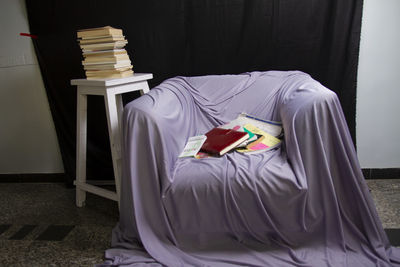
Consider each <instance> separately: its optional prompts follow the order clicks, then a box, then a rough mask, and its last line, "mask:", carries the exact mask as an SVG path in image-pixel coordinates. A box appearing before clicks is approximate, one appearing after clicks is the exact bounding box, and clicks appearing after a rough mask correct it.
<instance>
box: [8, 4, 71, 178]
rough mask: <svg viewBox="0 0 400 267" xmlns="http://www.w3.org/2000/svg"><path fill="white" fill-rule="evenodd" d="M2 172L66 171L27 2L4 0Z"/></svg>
mask: <svg viewBox="0 0 400 267" xmlns="http://www.w3.org/2000/svg"><path fill="white" fill-rule="evenodd" d="M0 25H1V28H0V36H1V41H0V82H1V83H0V84H1V86H0V174H12V173H60V172H64V170H63V165H62V160H61V155H60V151H59V147H58V142H57V137H56V133H55V129H54V124H53V120H52V117H51V114H50V109H49V104H48V101H47V97H46V93H45V89H44V85H43V81H42V78H41V74H40V70H39V66H38V63H37V60H36V56H35V52H34V49H33V45H32V41H31V39H30V38H28V37H22V36H19V33H20V32H29V27H28V20H27V14H26V9H25V1H23V0H19V1H16V0H1V1H0Z"/></svg>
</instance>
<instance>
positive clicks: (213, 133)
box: [201, 127, 249, 156]
mask: <svg viewBox="0 0 400 267" xmlns="http://www.w3.org/2000/svg"><path fill="white" fill-rule="evenodd" d="M206 136H207V139H206V141H205V142H204V144H203V146H202V147H201V150H202V151H203V152H207V153H210V154H216V155H219V156H222V155H223V154H225V153H226V152H228V151H230V150H232V149H234V148H235V147H237V146H238V145H240V144H241V143H242V142H243V141H245V140H247V139H248V138H249V134H248V133H246V132H240V131H236V130H232V129H222V128H218V127H216V128H213V129H211V130H210V131H208V132H207V133H206Z"/></svg>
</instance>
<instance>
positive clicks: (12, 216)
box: [0, 179, 400, 267]
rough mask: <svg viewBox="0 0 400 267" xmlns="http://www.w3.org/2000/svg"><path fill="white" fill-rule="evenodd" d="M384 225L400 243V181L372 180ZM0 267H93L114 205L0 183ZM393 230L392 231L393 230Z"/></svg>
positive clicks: (113, 218)
mask: <svg viewBox="0 0 400 267" xmlns="http://www.w3.org/2000/svg"><path fill="white" fill-rule="evenodd" d="M367 183H368V186H369V187H370V189H371V193H372V196H373V198H374V200H375V203H376V206H377V209H378V212H379V214H380V217H381V220H382V223H383V226H384V227H385V228H387V229H389V230H388V233H389V238H390V239H392V242H394V243H396V245H397V246H399V245H400V244H399V243H398V242H399V241H400V240H399V239H400V237H399V230H398V229H400V179H395V180H368V181H367ZM0 215H1V216H0V266H32V267H34V266H93V264H95V263H99V262H101V261H102V257H103V253H104V250H105V249H107V248H108V247H109V244H110V239H111V229H112V228H113V227H114V225H115V224H116V222H117V221H118V206H117V203H116V202H113V201H110V200H107V199H103V198H100V197H97V196H95V195H91V194H88V198H87V201H86V206H85V207H84V208H77V207H75V190H74V189H72V188H71V189H69V188H66V187H65V186H64V185H63V184H23V183H0ZM390 229H391V230H390Z"/></svg>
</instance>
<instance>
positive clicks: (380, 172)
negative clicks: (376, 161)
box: [362, 168, 400, 179]
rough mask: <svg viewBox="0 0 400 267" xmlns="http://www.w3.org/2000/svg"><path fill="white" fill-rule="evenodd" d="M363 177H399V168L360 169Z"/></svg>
mask: <svg viewBox="0 0 400 267" xmlns="http://www.w3.org/2000/svg"><path fill="white" fill-rule="evenodd" d="M362 172H363V174H364V178H365V179H400V168H386V169H362Z"/></svg>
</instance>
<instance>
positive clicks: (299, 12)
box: [26, 0, 363, 183]
mask: <svg viewBox="0 0 400 267" xmlns="http://www.w3.org/2000/svg"><path fill="white" fill-rule="evenodd" d="M362 4H363V1H362V0H319V1H317V0H303V1H297V0H285V1H282V0H280V1H279V0H170V1H166V0H142V1H137V0H134V1H128V0H127V1H105V0H96V1H94V0H87V1H81V0H70V1H57V0H43V1H35V0H26V7H27V12H28V18H29V26H30V31H31V33H32V34H35V35H38V37H39V38H38V39H37V40H34V46H35V50H36V53H37V57H38V61H39V64H40V68H41V72H42V75H43V80H44V84H45V87H46V91H47V96H48V99H49V103H50V108H51V111H52V115H53V119H54V123H55V127H56V131H57V135H58V140H59V144H60V149H61V153H62V158H63V162H64V168H65V172H66V174H67V177H68V178H67V179H68V181H67V182H69V183H71V182H72V181H73V180H74V179H75V147H76V146H75V145H76V141H75V140H76V139H75V138H76V88H75V87H73V86H71V85H70V80H71V79H76V78H84V77H85V76H84V71H83V67H82V65H81V60H82V53H81V50H80V48H79V46H78V43H77V40H76V31H77V30H78V29H83V28H91V27H101V26H106V25H110V26H113V27H116V28H121V29H122V30H123V32H124V34H125V36H126V39H127V40H128V42H129V43H128V45H127V46H126V50H127V51H128V54H129V56H130V58H131V60H132V64H133V68H134V71H135V72H147V73H153V75H154V79H153V80H151V81H150V82H149V85H150V88H152V87H154V86H156V85H157V84H159V83H161V82H162V81H163V80H165V79H167V78H170V77H174V76H178V75H183V76H194V75H206V74H238V73H243V72H247V71H255V70H258V71H265V70H301V71H304V72H307V73H309V74H311V76H312V77H313V78H314V79H316V80H318V81H320V82H321V83H322V84H323V85H325V86H326V87H328V88H330V89H331V90H333V91H335V92H336V93H337V94H338V96H339V99H340V101H341V104H342V107H343V109H344V112H345V116H346V119H347V123H348V125H349V128H350V131H351V134H352V136H353V140H355V139H354V137H355V108H356V78H357V66H358V52H359V41H360V29H361V15H362ZM137 96H138V95H137V94H134V93H132V94H127V95H125V96H124V102H125V103H126V102H128V101H130V100H132V99H134V98H136V97H137ZM87 168H88V173H87V176H88V179H106V178H108V179H109V178H110V177H112V175H113V173H112V172H113V171H112V161H111V153H110V148H109V140H108V132H107V122H106V116H105V107H104V100H103V99H102V98H101V97H97V96H93V97H89V98H88V160H87Z"/></svg>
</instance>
